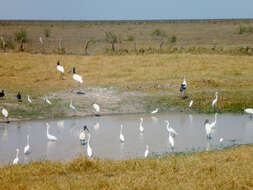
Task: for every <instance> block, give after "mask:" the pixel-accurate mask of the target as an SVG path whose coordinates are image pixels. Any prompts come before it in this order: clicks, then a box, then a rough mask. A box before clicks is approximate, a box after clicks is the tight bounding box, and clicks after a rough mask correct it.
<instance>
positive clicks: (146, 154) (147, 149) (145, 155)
mask: <svg viewBox="0 0 253 190" xmlns="http://www.w3.org/2000/svg"><path fill="white" fill-rule="evenodd" d="M148 153H149V146H148V145H146V150H145V153H144V158H147V157H148Z"/></svg>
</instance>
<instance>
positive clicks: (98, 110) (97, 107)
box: [92, 103, 100, 114]
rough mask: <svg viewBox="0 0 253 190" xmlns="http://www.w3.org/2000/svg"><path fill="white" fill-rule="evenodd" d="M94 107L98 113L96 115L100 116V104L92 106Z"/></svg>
mask: <svg viewBox="0 0 253 190" xmlns="http://www.w3.org/2000/svg"><path fill="white" fill-rule="evenodd" d="M92 107H93V108H94V110H95V111H96V114H98V113H99V112H100V106H99V105H98V104H96V103H94V104H92Z"/></svg>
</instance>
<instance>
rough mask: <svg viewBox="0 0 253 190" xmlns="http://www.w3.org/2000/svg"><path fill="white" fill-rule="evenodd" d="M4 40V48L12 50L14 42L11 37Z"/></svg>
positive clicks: (1, 45)
mask: <svg viewBox="0 0 253 190" xmlns="http://www.w3.org/2000/svg"><path fill="white" fill-rule="evenodd" d="M4 40H5V46H6V48H8V49H14V48H15V45H14V42H13V40H12V38H11V37H7V38H5V39H4ZM0 48H3V41H2V39H0Z"/></svg>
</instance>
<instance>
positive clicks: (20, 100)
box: [17, 92, 22, 102]
mask: <svg viewBox="0 0 253 190" xmlns="http://www.w3.org/2000/svg"><path fill="white" fill-rule="evenodd" d="M17 99H18V101H19V102H22V96H21V93H20V92H18V94H17Z"/></svg>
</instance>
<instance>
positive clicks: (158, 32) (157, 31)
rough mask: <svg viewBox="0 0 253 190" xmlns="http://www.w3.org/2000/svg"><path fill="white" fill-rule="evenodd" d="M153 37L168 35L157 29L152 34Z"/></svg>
mask: <svg viewBox="0 0 253 190" xmlns="http://www.w3.org/2000/svg"><path fill="white" fill-rule="evenodd" d="M152 36H156V37H158V36H159V37H160V36H166V33H165V32H164V31H162V30H160V29H155V30H153V32H152Z"/></svg>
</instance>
